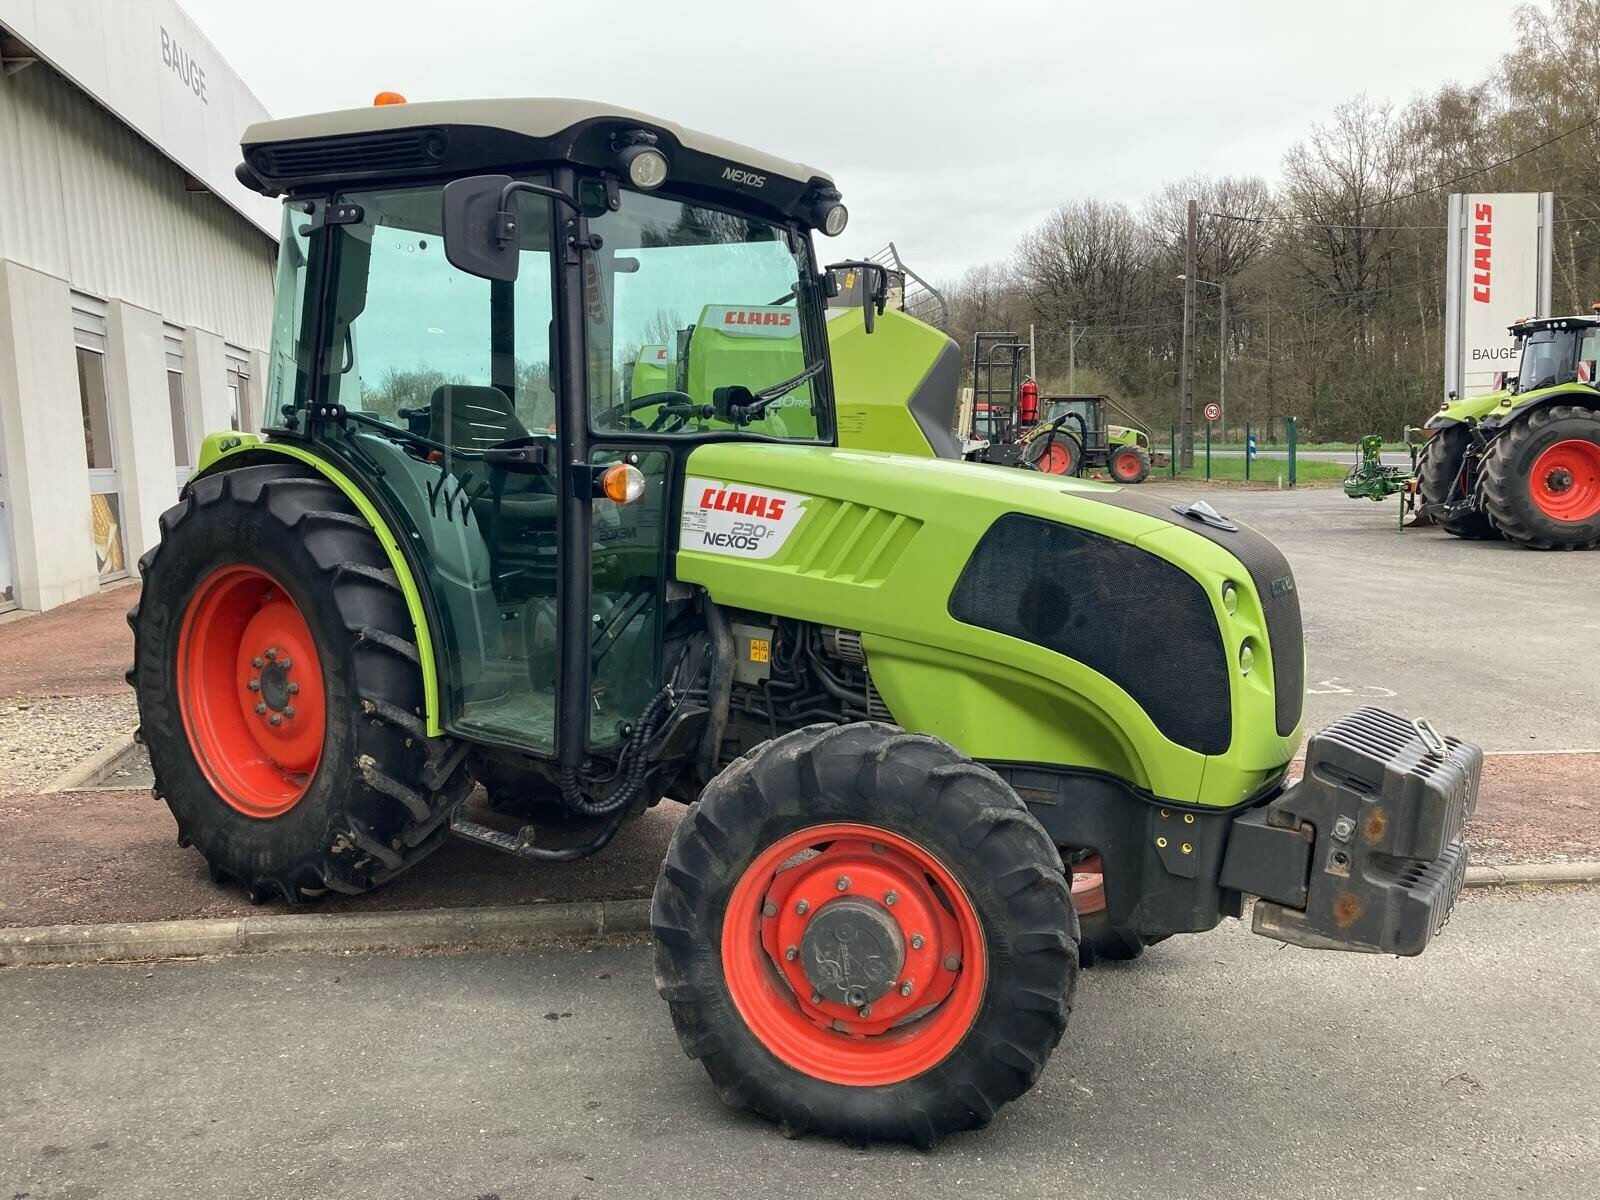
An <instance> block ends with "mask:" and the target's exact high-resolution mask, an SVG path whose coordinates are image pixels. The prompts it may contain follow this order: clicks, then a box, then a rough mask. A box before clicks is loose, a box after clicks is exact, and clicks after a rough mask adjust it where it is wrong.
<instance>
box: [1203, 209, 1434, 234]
mask: <svg viewBox="0 0 1600 1200" xmlns="http://www.w3.org/2000/svg"><path fill="white" fill-rule="evenodd" d="M1205 215H1206V216H1208V217H1217V218H1218V219H1220V220H1223V221H1244V222H1246V223H1248V224H1251V225H1265V224H1266V223H1267V222H1268V221H1280V222H1283V223H1284V224H1292V225H1302V226H1305V227H1306V228H1309V229H1363V230H1365V229H1371V230H1380V229H1445V228H1447V226H1444V225H1333V224H1329V223H1327V222H1324V221H1307V220H1304V219H1302V218H1300V217H1279V216H1267V217H1247V216H1245V215H1244V214H1243V213H1221V212H1208V213H1206V214H1205Z"/></svg>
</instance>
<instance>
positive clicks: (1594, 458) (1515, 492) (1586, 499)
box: [1483, 404, 1600, 550]
mask: <svg viewBox="0 0 1600 1200" xmlns="http://www.w3.org/2000/svg"><path fill="white" fill-rule="evenodd" d="M1483 500H1484V505H1485V507H1486V508H1487V509H1488V511H1489V515H1490V516H1491V517H1492V518H1493V519H1494V523H1495V524H1496V525H1497V526H1499V528H1500V531H1501V532H1502V533H1503V534H1505V536H1506V537H1507V538H1509V539H1510V540H1511V541H1513V542H1516V543H1518V544H1519V545H1523V546H1527V547H1529V548H1530V549H1534V550H1588V549H1591V548H1593V547H1594V546H1597V545H1600V412H1596V411H1595V410H1593V409H1588V408H1577V407H1574V406H1572V405H1569V404H1552V405H1550V406H1549V407H1546V408H1538V409H1535V410H1534V411H1533V412H1531V413H1529V414H1528V415H1527V416H1526V417H1525V418H1523V419H1521V420H1518V421H1516V422H1514V423H1513V424H1511V425H1510V426H1509V427H1508V428H1506V429H1505V430H1504V431H1502V432H1501V434H1500V436H1499V437H1497V438H1495V440H1494V442H1493V443H1492V446H1491V450H1490V453H1489V456H1488V461H1487V463H1486V464H1485V467H1484V479H1483Z"/></svg>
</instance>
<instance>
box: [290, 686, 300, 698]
mask: <svg viewBox="0 0 1600 1200" xmlns="http://www.w3.org/2000/svg"><path fill="white" fill-rule="evenodd" d="M299 694H300V685H299V684H298V683H291V684H290V685H289V695H291V696H298V695H299Z"/></svg>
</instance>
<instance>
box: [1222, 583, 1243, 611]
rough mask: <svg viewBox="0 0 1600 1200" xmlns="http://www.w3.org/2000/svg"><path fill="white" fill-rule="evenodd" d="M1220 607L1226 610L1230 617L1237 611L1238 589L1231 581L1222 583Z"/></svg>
mask: <svg viewBox="0 0 1600 1200" xmlns="http://www.w3.org/2000/svg"><path fill="white" fill-rule="evenodd" d="M1222 607H1223V608H1225V609H1227V610H1228V615H1229V616H1230V617H1231V616H1233V615H1234V614H1235V613H1237V612H1238V611H1239V589H1238V588H1236V587H1234V586H1233V584H1232V582H1228V583H1225V584H1223V585H1222Z"/></svg>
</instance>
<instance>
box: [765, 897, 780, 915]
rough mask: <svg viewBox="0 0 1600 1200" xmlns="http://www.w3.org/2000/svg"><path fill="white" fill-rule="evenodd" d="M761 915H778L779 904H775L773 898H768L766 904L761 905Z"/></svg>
mask: <svg viewBox="0 0 1600 1200" xmlns="http://www.w3.org/2000/svg"><path fill="white" fill-rule="evenodd" d="M761 915H762V916H763V917H775V916H777V915H778V906H777V905H776V904H774V903H773V902H772V901H771V900H768V901H767V902H766V903H765V904H763V905H762V906H761Z"/></svg>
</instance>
